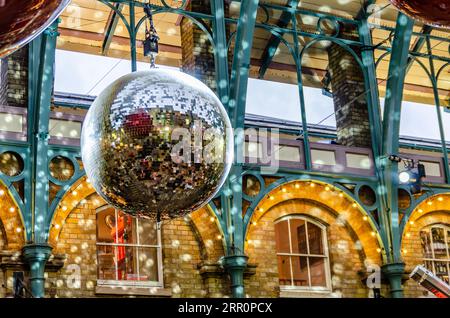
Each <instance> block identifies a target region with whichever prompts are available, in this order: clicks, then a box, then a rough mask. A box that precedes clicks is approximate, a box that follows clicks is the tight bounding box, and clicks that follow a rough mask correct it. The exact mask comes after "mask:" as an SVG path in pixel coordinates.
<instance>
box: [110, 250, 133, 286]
mask: <svg viewBox="0 0 450 318" xmlns="http://www.w3.org/2000/svg"><path fill="white" fill-rule="evenodd" d="M116 251H117V253H116V258H115V259H116V262H117V277H118V280H137V279H138V274H137V262H136V248H135V247H128V246H127V247H125V246H117V248H116Z"/></svg>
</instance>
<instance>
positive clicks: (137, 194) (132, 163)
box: [81, 69, 233, 220]
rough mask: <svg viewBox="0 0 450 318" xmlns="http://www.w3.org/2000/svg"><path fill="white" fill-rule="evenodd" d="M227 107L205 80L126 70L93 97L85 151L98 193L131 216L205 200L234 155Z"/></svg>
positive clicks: (179, 212) (167, 213) (171, 212)
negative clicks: (204, 82)
mask: <svg viewBox="0 0 450 318" xmlns="http://www.w3.org/2000/svg"><path fill="white" fill-rule="evenodd" d="M232 135H233V133H232V130H231V125H230V121H229V119H228V116H227V113H226V111H225V108H224V107H223V105H222V104H221V102H220V101H219V99H218V98H217V97H216V95H215V94H214V92H213V91H211V90H210V89H209V88H208V87H207V86H206V85H204V84H203V83H202V82H200V81H199V80H197V79H195V78H193V77H191V76H189V75H187V74H184V73H181V72H178V71H172V70H167V69H164V70H163V69H151V70H149V71H144V72H135V73H131V74H128V75H125V76H123V77H121V78H119V79H118V80H116V81H115V82H113V83H112V84H111V85H109V86H108V87H107V88H106V89H105V90H104V91H103V92H102V93H101V94H100V95H99V96H98V97H97V98H96V100H95V101H94V103H93V104H92V106H91V107H90V108H89V111H88V113H87V115H86V119H85V122H84V124H83V129H82V133H81V154H82V158H83V163H84V167H85V170H86V174H87V176H88V178H89V179H90V182H91V184H92V185H93V186H94V188H95V190H96V191H97V192H98V193H99V194H100V195H101V196H102V197H103V198H104V199H105V200H106V201H107V202H108V203H110V204H111V205H113V206H114V207H116V208H117V209H120V210H122V211H124V212H125V213H128V214H130V215H132V216H136V217H142V218H147V219H156V220H157V219H159V218H160V219H170V218H176V217H180V216H183V215H185V214H187V213H189V212H192V211H194V210H196V209H198V208H200V207H202V206H203V205H205V204H206V203H207V202H208V201H209V200H210V199H211V198H212V197H213V196H214V195H215V194H216V193H217V192H218V190H219V189H220V187H221V186H222V184H223V183H224V181H225V179H226V177H227V175H228V173H229V170H230V167H231V162H232V158H233V138H232Z"/></svg>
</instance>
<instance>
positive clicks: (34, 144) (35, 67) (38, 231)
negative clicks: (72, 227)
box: [22, 21, 59, 297]
mask: <svg viewBox="0 0 450 318" xmlns="http://www.w3.org/2000/svg"><path fill="white" fill-rule="evenodd" d="M58 23H59V21H55V22H54V23H53V24H52V25H51V26H50V27H49V28H48V29H47V30H45V31H44V32H43V33H42V34H41V35H40V36H39V37H37V38H36V39H35V40H34V41H33V42H31V43H30V45H29V54H30V56H29V61H30V63H29V88H28V90H29V91H28V93H29V105H28V141H29V143H30V161H31V168H30V172H29V173H28V175H29V179H28V180H26V183H27V184H29V185H30V186H27V188H26V189H27V193H26V205H27V206H28V207H29V210H27V211H24V213H25V214H26V218H28V217H30V218H31V221H32V222H31V229H30V230H28V229H27V234H28V235H27V240H28V241H27V245H25V246H24V247H23V250H22V255H23V259H24V260H25V262H26V263H27V265H28V267H29V269H30V287H29V288H30V290H31V292H32V294H33V296H34V297H44V295H45V291H44V290H45V289H44V283H45V277H44V271H45V264H46V262H47V260H48V258H49V257H50V255H51V251H52V248H51V247H50V246H49V245H48V244H47V238H48V233H47V231H46V229H47V226H46V224H45V220H47V218H48V214H49V213H50V211H49V204H48V198H49V176H48V174H49V171H48V166H49V156H48V150H49V148H48V139H49V116H50V105H51V98H52V91H53V83H54V64H55V52H56V38H57V36H58V32H57V28H58Z"/></svg>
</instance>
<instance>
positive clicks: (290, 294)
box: [280, 289, 342, 298]
mask: <svg viewBox="0 0 450 318" xmlns="http://www.w3.org/2000/svg"><path fill="white" fill-rule="evenodd" d="M341 297H342V296H338V295H336V294H335V293H333V292H331V291H308V290H283V289H281V290H280V298H341Z"/></svg>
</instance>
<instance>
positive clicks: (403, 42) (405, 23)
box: [380, 13, 414, 297]
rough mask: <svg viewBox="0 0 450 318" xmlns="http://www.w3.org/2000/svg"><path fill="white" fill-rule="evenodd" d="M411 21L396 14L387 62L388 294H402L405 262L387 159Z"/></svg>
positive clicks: (395, 141) (393, 171)
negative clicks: (393, 35) (395, 23)
mask: <svg viewBox="0 0 450 318" xmlns="http://www.w3.org/2000/svg"><path fill="white" fill-rule="evenodd" d="M413 25H414V22H413V20H411V19H410V18H408V17H407V16H406V15H404V14H402V13H399V15H398V18H397V27H396V30H395V37H394V42H393V44H392V54H391V61H390V64H389V73H388V81H387V84H386V99H385V106H384V117H383V144H382V157H381V163H382V166H381V169H382V177H383V180H382V181H384V187H382V188H381V189H380V192H381V193H382V195H383V197H384V199H385V202H386V207H385V209H386V210H385V211H382V212H383V213H385V216H386V219H387V221H388V223H387V224H385V226H386V227H387V228H386V232H387V233H389V237H390V248H389V249H388V250H387V254H388V255H387V262H388V264H386V265H385V266H384V274H385V277H386V278H387V279H388V280H389V283H390V287H391V289H390V293H391V297H402V296H403V291H402V287H401V274H403V269H404V264H403V262H402V257H401V233H400V221H399V209H398V186H399V180H398V162H395V161H391V160H389V159H388V157H389V156H390V155H398V153H399V135H400V117H401V105H402V100H403V86H404V82H405V76H406V68H407V65H408V55H409V45H410V42H411V35H412V29H413ZM400 272H402V273H401V274H400Z"/></svg>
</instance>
